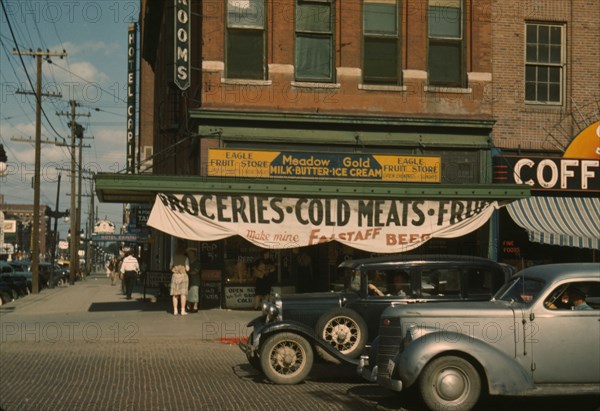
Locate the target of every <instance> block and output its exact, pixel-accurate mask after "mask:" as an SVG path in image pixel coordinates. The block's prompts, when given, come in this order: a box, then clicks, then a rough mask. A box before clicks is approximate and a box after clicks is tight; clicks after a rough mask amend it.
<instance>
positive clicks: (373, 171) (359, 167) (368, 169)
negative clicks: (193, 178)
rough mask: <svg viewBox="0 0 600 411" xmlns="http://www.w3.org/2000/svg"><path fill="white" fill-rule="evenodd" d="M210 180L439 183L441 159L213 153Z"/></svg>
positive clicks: (288, 152) (310, 154) (220, 150)
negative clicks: (282, 179) (233, 178)
mask: <svg viewBox="0 0 600 411" xmlns="http://www.w3.org/2000/svg"><path fill="white" fill-rule="evenodd" d="M207 172H208V175H209V176H221V177H248V178H306V179H317V180H353V181H396V182H420V183H439V182H440V180H441V159H440V157H424V156H399V155H389V154H356V153H314V152H296V151H265V150H254V151H253V150H228V149H211V150H209V152H208V165H207Z"/></svg>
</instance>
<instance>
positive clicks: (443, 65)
mask: <svg viewBox="0 0 600 411" xmlns="http://www.w3.org/2000/svg"><path fill="white" fill-rule="evenodd" d="M428 1H429V2H428V8H427V18H428V38H429V44H428V46H429V53H428V61H427V65H428V75H429V84H430V85H432V86H445V87H464V86H465V84H466V76H465V72H466V70H465V67H464V66H465V58H464V23H463V19H464V17H463V15H464V12H463V0H428Z"/></svg>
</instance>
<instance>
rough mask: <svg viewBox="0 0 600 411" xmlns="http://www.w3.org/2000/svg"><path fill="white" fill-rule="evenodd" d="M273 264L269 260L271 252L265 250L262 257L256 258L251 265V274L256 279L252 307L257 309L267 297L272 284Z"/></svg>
mask: <svg viewBox="0 0 600 411" xmlns="http://www.w3.org/2000/svg"><path fill="white" fill-rule="evenodd" d="M274 274H275V264H274V263H273V261H272V260H271V253H270V252H268V251H265V252H264V253H263V256H262V258H260V259H258V260H256V261H255V262H254V264H253V266H252V275H253V276H254V278H255V279H256V283H255V284H254V309H255V310H258V309H260V307H261V304H262V302H263V301H264V300H268V299H269V295H270V294H271V287H272V285H273V280H274V279H273V275H274Z"/></svg>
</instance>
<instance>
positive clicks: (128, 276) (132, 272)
mask: <svg viewBox="0 0 600 411" xmlns="http://www.w3.org/2000/svg"><path fill="white" fill-rule="evenodd" d="M121 272H122V273H123V275H124V278H123V281H124V282H125V295H127V299H128V300H131V293H132V292H133V285H134V284H135V277H136V276H137V274H138V273H139V272H140V265H139V263H138V260H137V258H135V257H134V255H133V251H131V250H129V251H128V252H127V253H126V256H125V258H124V259H123V262H122V263H121Z"/></svg>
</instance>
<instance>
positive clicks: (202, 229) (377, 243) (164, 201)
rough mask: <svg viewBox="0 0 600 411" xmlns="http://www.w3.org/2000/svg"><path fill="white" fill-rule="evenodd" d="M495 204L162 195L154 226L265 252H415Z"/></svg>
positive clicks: (458, 231)
mask: <svg viewBox="0 0 600 411" xmlns="http://www.w3.org/2000/svg"><path fill="white" fill-rule="evenodd" d="M496 208H498V203H497V202H495V201H480V200H436V201H425V200H403V199H368V200H358V199H343V198H289V197H269V196H253V195H240V196H237V195H214V194H197V195H191V194H186V195H176V194H158V195H157V197H156V201H155V202H154V207H153V208H152V212H151V214H150V218H149V219H148V225H149V226H151V227H154V228H156V229H158V230H160V231H163V232H165V233H167V234H170V235H173V236H175V237H179V238H185V239H188V240H192V241H215V240H220V239H223V238H226V237H230V236H234V235H239V236H241V237H243V238H245V239H246V240H248V241H250V242H252V243H254V244H256V245H258V246H259V247H263V248H273V249H278V248H279V249H281V248H294V247H303V246H309V245H314V244H319V243H325V242H328V241H338V242H340V243H343V244H346V245H348V246H350V247H354V248H357V249H360V250H365V251H369V252H374V253H397V252H404V251H408V250H412V249H414V248H416V247H419V246H420V245H422V244H423V243H425V242H426V241H427V240H429V239H430V238H454V237H461V236H463V235H465V234H468V233H470V232H471V231H474V230H476V229H478V228H479V227H481V226H482V225H483V224H485V223H486V222H487V221H488V219H489V218H490V217H491V215H492V213H493V211H494V210H495V209H496Z"/></svg>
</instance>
